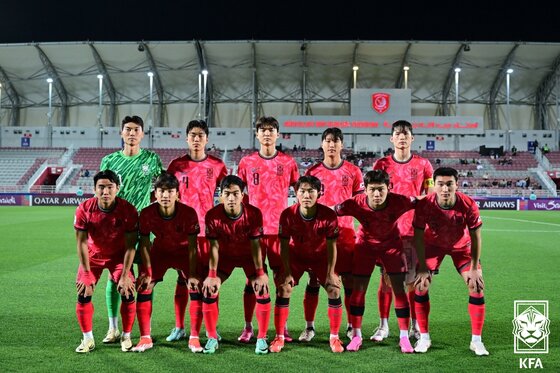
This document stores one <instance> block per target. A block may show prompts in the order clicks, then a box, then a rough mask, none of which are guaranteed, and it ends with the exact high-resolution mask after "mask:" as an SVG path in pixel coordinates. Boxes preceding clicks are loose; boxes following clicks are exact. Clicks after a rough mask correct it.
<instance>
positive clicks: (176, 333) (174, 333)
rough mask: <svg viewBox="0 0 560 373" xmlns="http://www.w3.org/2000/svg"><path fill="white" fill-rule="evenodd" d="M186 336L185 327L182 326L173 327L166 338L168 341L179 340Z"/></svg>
mask: <svg viewBox="0 0 560 373" xmlns="http://www.w3.org/2000/svg"><path fill="white" fill-rule="evenodd" d="M185 337H186V334H185V329H182V328H173V329H171V333H170V334H169V335H168V336H167V338H165V340H166V341H167V342H173V341H178V340H180V339H183V338H185Z"/></svg>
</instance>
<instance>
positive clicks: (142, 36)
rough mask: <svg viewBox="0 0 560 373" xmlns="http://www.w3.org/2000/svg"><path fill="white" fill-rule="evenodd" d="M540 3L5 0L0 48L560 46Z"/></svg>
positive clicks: (548, 11) (551, 14) (552, 21)
mask: <svg viewBox="0 0 560 373" xmlns="http://www.w3.org/2000/svg"><path fill="white" fill-rule="evenodd" d="M502 3H503V4H504V5H503V4H502ZM534 3H535V4H536V3H537V2H534ZM505 4H508V5H505ZM539 4H541V5H540V6H539V7H538V9H537V8H533V7H531V5H533V4H531V3H524V5H523V6H514V5H513V2H508V3H505V2H500V1H495V0H494V1H493V0H486V1H484V2H478V1H465V0H462V1H447V2H444V3H443V4H439V2H433V1H418V2H411V1H410V0H408V1H406V2H405V1H402V2H400V1H395V0H385V1H379V0H376V1H371V0H370V1H363V0H358V1H356V0H354V2H348V1H340V0H329V1H323V2H320V1H316V0H313V1H306V0H300V1H297V2H296V1H293V0H284V1H282V0H279V1H276V2H272V1H267V0H261V1H255V0H251V1H241V0H240V1H231V0H230V1H217V0H206V1H202V0H183V1H173V0H160V1H146V0H137V1H123V0H113V1H109V0H97V1H90V2H88V3H86V2H84V1H83V0H82V1H80V0H74V1H69V0H51V1H44V0H42V1H37V0H33V1H32V0H20V1H17V0H9V1H8V2H7V4H6V3H5V4H2V6H1V7H0V14H1V16H0V43H28V42H57V41H85V40H91V41H140V40H147V41H149V40H193V39H200V40H247V39H255V40H304V39H306V40H450V41H533V42H535V41H536V42H541V41H542V42H560V28H559V27H557V26H556V23H557V22H556V19H555V18H556V12H554V11H553V10H552V9H551V8H549V7H547V6H545V5H542V2H539ZM349 5H354V6H353V7H349Z"/></svg>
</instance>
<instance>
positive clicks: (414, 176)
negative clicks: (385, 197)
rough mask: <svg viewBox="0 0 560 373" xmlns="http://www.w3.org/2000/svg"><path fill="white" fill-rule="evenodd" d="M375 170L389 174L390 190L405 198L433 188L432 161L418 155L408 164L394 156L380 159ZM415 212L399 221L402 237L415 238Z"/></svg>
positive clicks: (375, 164) (409, 213) (413, 156)
mask: <svg viewBox="0 0 560 373" xmlns="http://www.w3.org/2000/svg"><path fill="white" fill-rule="evenodd" d="M373 169H374V170H384V171H385V172H387V173H388V174H389V177H390V184H389V190H390V191H391V192H393V193H398V194H403V195H405V196H409V197H412V196H414V197H415V196H420V195H422V194H423V193H424V192H425V191H427V190H428V187H429V186H432V185H433V184H432V183H433V182H432V176H433V173H434V169H433V167H432V164H431V163H430V161H428V160H427V159H425V158H422V157H420V156H418V155H416V154H413V155H412V157H411V158H410V159H409V160H408V161H406V162H398V161H396V160H395V159H394V158H393V156H391V155H388V156H386V157H383V158H380V159H378V160H377V161H376V162H375V163H374V164H373ZM413 218H414V211H410V212H407V213H406V214H404V215H403V216H402V217H401V218H400V220H399V231H400V234H401V236H409V237H411V236H413V235H414V229H413V228H412V219H413Z"/></svg>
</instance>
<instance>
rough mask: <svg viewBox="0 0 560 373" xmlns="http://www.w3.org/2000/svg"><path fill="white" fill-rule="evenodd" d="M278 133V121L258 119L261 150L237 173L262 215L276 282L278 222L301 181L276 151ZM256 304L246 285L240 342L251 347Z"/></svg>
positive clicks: (292, 162) (279, 264) (294, 166)
mask: <svg viewBox="0 0 560 373" xmlns="http://www.w3.org/2000/svg"><path fill="white" fill-rule="evenodd" d="M278 130H279V125H278V121H277V120H276V119H275V118H273V117H261V118H259V119H258V120H257V123H256V131H257V132H256V136H257V140H259V143H260V150H259V151H258V152H255V153H253V154H250V155H248V156H245V157H243V158H242V159H241V161H240V162H239V167H238V171H237V174H238V175H239V177H240V178H241V180H243V182H244V183H245V185H246V186H247V193H248V195H249V203H250V204H251V205H253V206H256V207H258V208H259V209H260V210H261V211H262V213H263V223H264V226H263V228H264V235H263V237H262V238H261V245H262V250H263V253H266V256H267V257H268V264H269V265H270V267H271V268H272V271H273V273H274V278H275V279H276V276H277V275H278V273H279V272H280V270H281V267H282V260H281V258H280V240H279V239H278V222H279V220H280V214H281V213H282V211H283V210H284V209H285V208H286V207H288V190H289V188H290V186H293V185H294V184H295V183H296V182H297V180H298V178H299V171H298V168H297V163H296V161H295V160H294V159H293V158H292V157H290V156H288V155H286V154H284V153H282V152H280V151H278V150H276V141H277V140H278ZM255 304H256V298H255V294H254V292H253V290H252V287H251V286H250V284H249V282H247V285H246V286H245V292H244V294H243V308H244V311H245V328H244V329H243V332H242V334H241V336H240V337H239V338H238V340H239V341H240V342H245V343H249V341H250V340H251V338H252V336H253V326H252V320H253V312H254V309H255ZM285 334H286V339H285V340H286V342H288V341H291V338H290V336H289V334H288V332H287V330H286V331H285Z"/></svg>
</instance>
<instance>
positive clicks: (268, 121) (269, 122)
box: [255, 117, 280, 131]
mask: <svg viewBox="0 0 560 373" xmlns="http://www.w3.org/2000/svg"><path fill="white" fill-rule="evenodd" d="M265 125H266V126H271V127H274V129H276V131H279V130H280V125H279V124H278V121H277V120H276V118H274V117H260V118H259V119H257V123H256V124H255V128H256V130H257V131H258V130H259V128H261V127H263V126H265Z"/></svg>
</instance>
